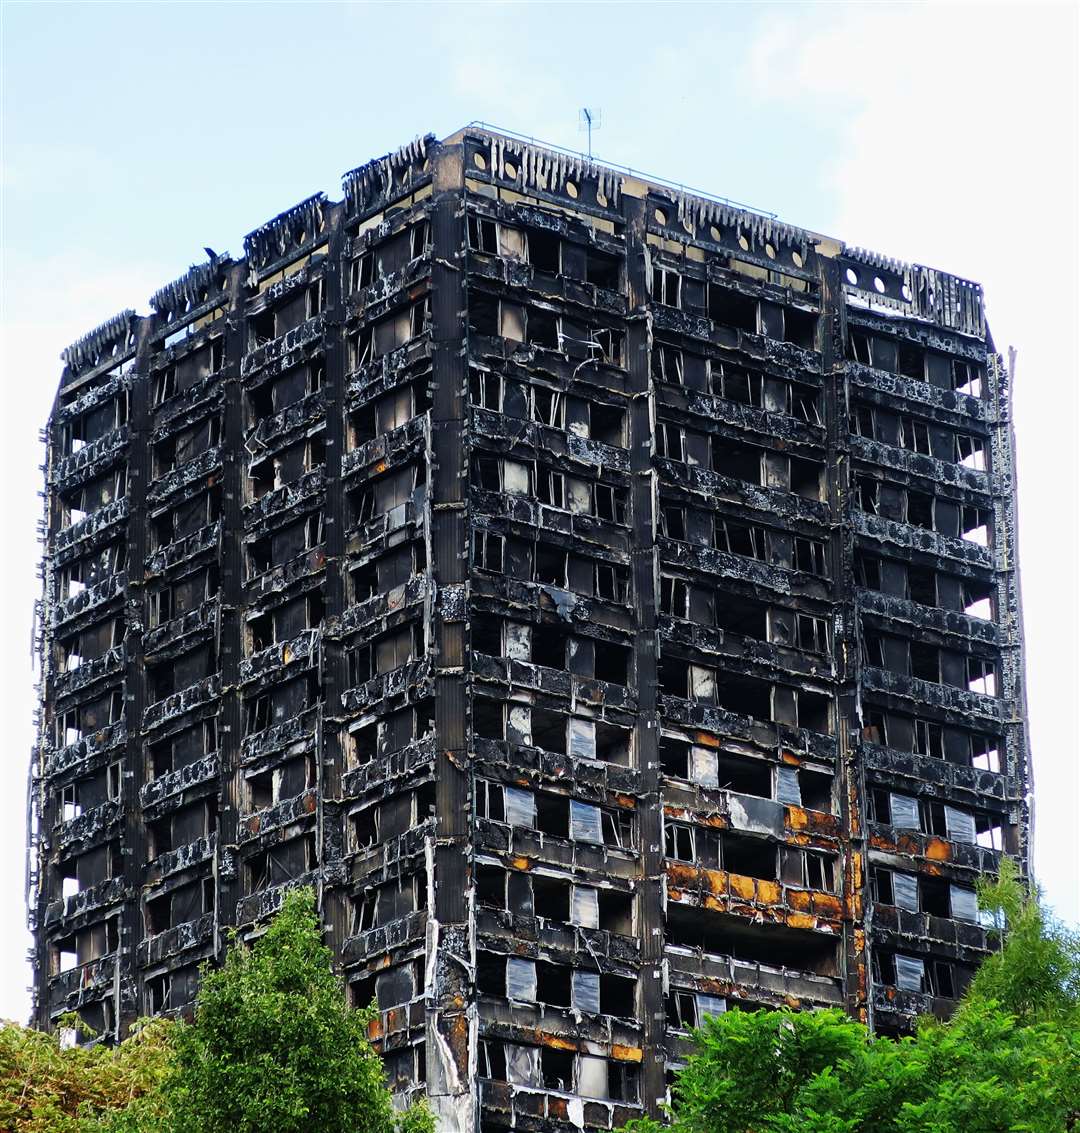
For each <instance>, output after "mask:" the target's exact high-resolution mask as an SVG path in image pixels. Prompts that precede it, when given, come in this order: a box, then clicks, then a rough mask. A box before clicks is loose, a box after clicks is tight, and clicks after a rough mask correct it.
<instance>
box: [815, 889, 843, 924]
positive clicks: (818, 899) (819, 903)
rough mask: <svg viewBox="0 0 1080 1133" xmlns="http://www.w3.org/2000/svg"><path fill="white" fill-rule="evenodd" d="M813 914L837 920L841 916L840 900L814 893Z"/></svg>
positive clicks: (829, 895) (825, 894) (828, 895)
mask: <svg viewBox="0 0 1080 1133" xmlns="http://www.w3.org/2000/svg"><path fill="white" fill-rule="evenodd" d="M814 912H815V913H817V914H818V915H819V916H823V917H829V918H831V919H832V920H839V919H840V917H841V915H842V914H843V907H842V906H841V904H840V898H839V897H834V896H833V895H832V894H831V893H815V894H814Z"/></svg>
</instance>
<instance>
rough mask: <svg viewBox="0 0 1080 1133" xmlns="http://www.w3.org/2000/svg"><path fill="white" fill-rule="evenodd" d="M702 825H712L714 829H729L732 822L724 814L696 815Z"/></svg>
mask: <svg viewBox="0 0 1080 1133" xmlns="http://www.w3.org/2000/svg"><path fill="white" fill-rule="evenodd" d="M696 820H697V822H698V823H699V824H700V825H701V826H711V827H712V828H713V829H714V830H727V828H728V827H729V826H730V825H731V823H730V822H729V821H728V819H727V815H724V814H703V815H698V816H696Z"/></svg>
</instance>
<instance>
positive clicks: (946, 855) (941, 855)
mask: <svg viewBox="0 0 1080 1133" xmlns="http://www.w3.org/2000/svg"><path fill="white" fill-rule="evenodd" d="M926 856H927V858H929V859H930V860H931V861H935V862H947V861H950V860H951V859H952V846H950V845H949V843H948V842H946V841H945V839H944V838H927V839H926Z"/></svg>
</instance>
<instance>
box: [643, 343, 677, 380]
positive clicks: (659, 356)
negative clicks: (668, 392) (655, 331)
mask: <svg viewBox="0 0 1080 1133" xmlns="http://www.w3.org/2000/svg"><path fill="white" fill-rule="evenodd" d="M649 367H650V370H651V373H652V376H653V380H654V381H658V382H666V383H668V384H669V385H682V383H683V353H682V351H681V350H679V349H678V347H675V346H668V345H666V344H665V343H662V342H658V343H656V344H655V345H654V346H653V348H652V353H651V354H650V357H649Z"/></svg>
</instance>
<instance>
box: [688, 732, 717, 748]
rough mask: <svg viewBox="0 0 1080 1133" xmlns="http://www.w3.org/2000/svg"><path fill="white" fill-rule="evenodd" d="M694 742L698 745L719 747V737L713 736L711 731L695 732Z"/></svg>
mask: <svg viewBox="0 0 1080 1133" xmlns="http://www.w3.org/2000/svg"><path fill="white" fill-rule="evenodd" d="M694 743H696V744H698V745H699V746H700V747H719V746H720V737H719V736H714V735H713V734H712V732H695V733H694Z"/></svg>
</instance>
